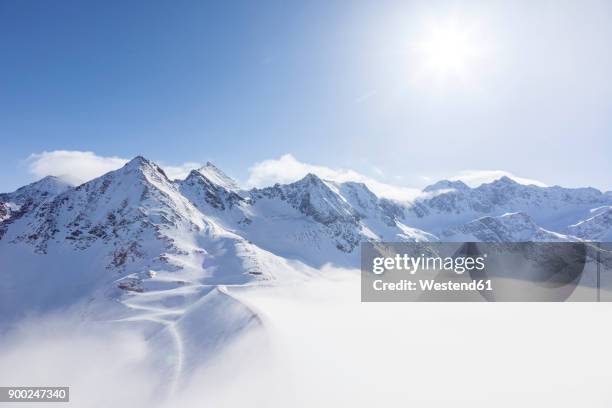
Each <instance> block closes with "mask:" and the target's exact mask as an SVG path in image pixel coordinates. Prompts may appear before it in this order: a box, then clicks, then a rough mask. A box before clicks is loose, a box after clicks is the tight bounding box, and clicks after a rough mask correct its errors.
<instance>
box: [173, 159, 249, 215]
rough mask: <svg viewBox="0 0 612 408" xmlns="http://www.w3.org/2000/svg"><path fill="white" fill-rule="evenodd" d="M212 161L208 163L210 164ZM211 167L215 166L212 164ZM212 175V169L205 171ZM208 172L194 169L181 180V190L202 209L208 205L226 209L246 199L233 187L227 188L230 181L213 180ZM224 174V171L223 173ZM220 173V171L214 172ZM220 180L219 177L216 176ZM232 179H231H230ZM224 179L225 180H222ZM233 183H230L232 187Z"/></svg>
mask: <svg viewBox="0 0 612 408" xmlns="http://www.w3.org/2000/svg"><path fill="white" fill-rule="evenodd" d="M209 164H210V163H207V165H209ZM210 166H211V167H214V166H213V165H212V164H210ZM214 168H215V169H216V167H214ZM209 170H210V168H209ZM205 173H206V174H208V175H210V174H211V173H210V171H208V172H205ZM206 174H204V173H202V171H201V169H200V170H192V171H191V172H190V173H189V175H188V176H187V178H186V179H185V180H183V181H180V182H179V184H178V185H179V190H180V192H181V194H183V195H184V196H185V197H186V198H187V199H188V200H189V201H190V202H191V203H192V204H193V205H194V206H196V207H197V208H199V209H200V210H204V209H205V208H206V206H207V205H208V206H210V207H212V208H215V209H217V210H225V209H227V208H232V207H233V206H234V205H236V204H237V203H239V202H242V201H244V199H243V198H242V197H241V196H240V195H238V194H237V193H236V192H235V191H234V190H233V189H232V188H227V187H226V186H227V185H228V183H226V182H223V183H222V184H219V183H217V182H215V181H213V180H211V179H210V178H209V177H208V176H207V175H206ZM221 174H223V173H221ZM214 175H218V173H213V176H214ZM215 180H216V181H219V179H218V178H215ZM229 180H230V181H232V180H231V179H229ZM221 181H223V180H221ZM231 186H232V185H231V184H230V187H231Z"/></svg>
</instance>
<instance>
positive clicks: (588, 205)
mask: <svg viewBox="0 0 612 408" xmlns="http://www.w3.org/2000/svg"><path fill="white" fill-rule="evenodd" d="M424 192H425V193H426V194H424V195H423V197H422V198H419V199H417V200H415V201H414V202H413V203H412V204H411V205H410V206H409V208H408V211H407V214H406V220H407V222H408V224H409V225H411V226H414V227H417V228H421V229H424V230H426V231H430V232H434V233H436V232H437V233H439V232H441V231H444V230H446V229H449V228H457V227H459V226H461V225H463V224H466V223H468V222H470V221H472V220H475V219H477V218H481V217H485V216H493V217H495V216H500V215H503V214H506V213H516V212H523V213H526V214H528V215H529V216H530V217H531V218H533V220H534V221H535V222H536V223H537V224H538V225H540V226H542V227H543V228H545V229H547V230H551V231H556V232H560V233H567V232H569V231H568V227H569V225H572V224H575V223H577V222H579V221H581V220H584V219H586V218H588V217H589V216H590V211H591V210H592V209H593V208H596V207H600V206H604V205H610V204H611V198H610V195H609V194H604V193H602V192H601V191H599V190H597V189H594V188H563V187H559V186H554V187H538V186H535V185H524V184H519V183H517V182H516V181H514V180H512V179H510V178H508V177H502V178H500V179H499V180H495V181H493V182H491V183H485V184H482V185H480V186H478V187H476V188H470V187H468V186H467V185H465V184H464V183H462V182H461V181H454V182H451V181H446V180H445V181H442V182H438V183H436V184H434V185H431V186H429V187H427V188H425V189H424Z"/></svg>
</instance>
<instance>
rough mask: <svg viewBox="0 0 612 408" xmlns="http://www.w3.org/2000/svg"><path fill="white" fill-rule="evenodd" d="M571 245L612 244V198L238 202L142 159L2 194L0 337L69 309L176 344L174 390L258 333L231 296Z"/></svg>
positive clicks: (219, 183) (535, 190)
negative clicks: (488, 249) (398, 246)
mask: <svg viewBox="0 0 612 408" xmlns="http://www.w3.org/2000/svg"><path fill="white" fill-rule="evenodd" d="M578 240H598V241H610V240H612V193H610V192H607V193H604V192H601V191H599V190H597V189H594V188H575V189H574V188H563V187H558V186H554V187H539V186H535V185H523V184H520V183H518V182H516V181H514V180H512V179H510V178H508V177H502V178H500V179H498V180H495V181H493V182H491V183H485V184H482V185H480V186H478V187H475V188H471V187H469V186H467V185H466V184H464V183H462V182H461V181H448V180H443V181H440V182H437V183H435V184H433V185H431V186H428V187H426V188H425V189H424V190H423V192H422V194H421V195H420V196H419V197H418V198H416V199H415V200H413V201H411V202H397V201H393V200H389V199H386V198H381V197H378V196H376V195H375V194H374V193H373V192H372V191H370V190H369V189H368V187H367V186H366V185H365V184H363V183H356V182H343V183H339V182H335V181H331V180H324V179H321V178H320V177H318V176H317V175H315V174H308V175H306V176H305V177H304V178H303V179H301V180H298V181H296V182H294V183H290V184H275V185H273V186H270V187H266V188H260V189H251V190H245V189H242V188H240V187H239V185H238V183H236V182H235V181H234V180H232V179H231V178H230V177H228V176H227V175H226V174H225V173H223V171H221V170H220V169H219V168H217V167H216V166H214V165H213V164H211V163H207V164H206V165H205V166H204V167H202V168H201V169H198V170H193V171H191V173H189V175H188V176H187V177H186V178H185V179H184V180H170V179H169V178H168V177H167V175H166V174H165V172H164V171H163V169H162V168H161V167H159V166H158V165H156V164H155V163H154V162H152V161H149V160H147V159H145V158H143V157H140V156H139V157H136V158H134V159H132V160H131V161H130V162H129V163H127V164H126V165H125V166H123V167H122V168H120V169H118V170H115V171H111V172H109V173H107V174H105V175H103V176H101V177H98V178H96V179H94V180H91V181H88V182H86V183H84V184H81V185H79V186H71V185H69V184H68V183H66V182H64V181H63V180H61V179H59V178H56V177H52V176H49V177H45V178H43V179H42V180H39V181H37V182H34V183H32V184H29V185H27V186H24V187H21V188H19V189H18V190H16V191H15V192H12V193H5V194H0V277H1V279H0V294H1V296H0V310H2V313H1V315H2V317H0V330H1V329H2V328H3V327H8V326H10V325H11V324H12V323H15V322H17V321H19V319H21V318H23V317H24V316H26V315H30V314H36V313H44V312H48V311H50V310H51V311H52V310H66V309H75V310H78V311H79V313H81V314H83V315H88V316H95V318H96V319H112V320H113V321H123V322H130V323H132V324H138V325H140V326H142V327H143V328H145V330H146V331H147V333H149V336H150V338H151V341H152V342H153V343H158V344H161V345H166V346H167V345H168V344H170V343H171V344H174V346H175V348H176V350H177V356H178V357H177V360H178V361H180V364H178V363H176V364H173V365H172V366H171V367H168V370H169V375H170V376H171V377H172V378H174V383H175V384H176V383H178V381H179V378H180V376H181V373H182V372H184V371H185V370H186V366H187V365H188V364H196V363H197V362H198V361H200V360H202V359H206V358H207V356H208V355H209V354H210V353H211V352H212V351H211V350H213V349H214V344H216V343H217V342H219V341H224V339H227V338H228V337H229V336H231V335H235V334H236V333H239V332H241V331H242V330H246V329H247V328H248V327H251V326H253V325H255V326H257V325H259V324H261V322H260V321H259V320H258V316H257V313H256V312H254V311H253V310H250V309H249V307H248V306H246V305H244V304H242V303H241V302H239V301H237V300H236V299H235V298H234V297H233V296H232V295H231V294H230V293H229V291H228V290H227V288H228V287H233V286H245V285H246V286H248V285H252V284H255V283H259V284H261V283H262V282H273V281H276V280H284V281H287V280H297V281H299V280H300V279H304V278H305V277H307V276H309V275H312V274H317V273H321V271H322V270H324V268H325V267H326V266H327V265H333V266H337V267H346V268H355V267H358V263H359V248H358V246H359V244H360V243H361V242H364V241H387V242H388V241H390V242H403V241H484V242H525V241H578ZM202 325H204V326H202ZM194 327H195V328H194ZM204 328H205V332H206V333H205V338H206V344H209V345H210V347H203V346H201V339H202V337H201V336H202V330H204ZM196 345H198V346H196ZM179 351H180V352H179ZM186 355H189V356H190V357H189V358H188V359H187V358H186V357H185V356H186Z"/></svg>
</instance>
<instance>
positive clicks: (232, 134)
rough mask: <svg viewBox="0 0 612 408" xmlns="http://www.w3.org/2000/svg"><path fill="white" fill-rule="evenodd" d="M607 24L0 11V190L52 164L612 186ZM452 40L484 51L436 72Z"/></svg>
mask: <svg viewBox="0 0 612 408" xmlns="http://www.w3.org/2000/svg"><path fill="white" fill-rule="evenodd" d="M610 21H612V3H610V2H606V1H591V2H589V1H586V2H583V1H575V2H570V1H559V2H548V1H535V2H531V1H530V2H526V1H525V2H518V1H513V2H509V1H508V2H493V1H487V2H476V1H471V2H465V3H462V2H444V1H438V2H436V1H434V2H431V1H427V2H425V1H423V2H394V1H366V0H364V1H360V2H340V1H338V2H330V1H309V2H282V1H278V2H266V1H258V2H253V1H245V2H239V1H232V2H205V1H142V2H139V1H103V2H102V1H100V2H93V1H88V2H83V1H62V0H58V1H53V2H50V1H49V2H43V1H28V0H19V1H17V0H4V1H0V140H1V143H2V144H1V148H0V191H6V190H12V189H14V188H15V187H17V186H19V185H21V184H24V183H26V182H28V181H31V180H33V179H34V178H36V177H37V176H39V175H40V174H39V173H36V172H35V171H33V170H32V160H33V159H32V158H31V159H30V160H28V157H30V156H31V155H32V154H40V153H42V152H45V151H47V152H52V151H56V150H64V151H76V152H82V151H89V152H94V153H95V155H97V156H100V157H119V158H130V157H133V156H135V155H138V154H141V155H144V156H145V157H148V158H151V159H153V160H156V161H161V162H163V163H165V164H167V165H176V166H178V165H181V164H183V163H185V162H196V163H202V162H205V161H207V160H210V161H213V162H215V163H216V164H218V165H219V167H221V168H223V169H224V170H226V171H227V172H228V173H230V174H231V175H233V176H235V177H237V178H238V179H240V180H241V181H243V182H245V181H248V180H250V179H251V180H252V176H253V174H252V170H251V173H249V168H252V167H253V166H254V165H255V164H256V163H261V162H263V161H265V160H272V161H274V160H276V163H277V164H278V163H281V164H282V160H280V158H281V157H282V156H283V155H285V154H291V155H292V157H294V158H295V159H296V160H297V161H299V162H300V163H303V164H305V165H311V164H312V165H319V166H325V167H326V168H330V169H343V171H347V172H348V171H349V170H350V171H354V172H356V173H358V174H361V175H363V176H364V177H371V178H375V179H377V180H379V181H382V182H385V183H389V184H394V185H399V186H408V187H422V186H423V185H425V184H428V183H429V182H430V181H432V180H436V179H438V178H446V177H453V176H455V177H457V175H461V174H466V171H483V172H490V171H493V170H495V171H498V170H503V171H508V172H510V173H512V174H515V175H518V176H522V177H526V178H530V179H536V180H541V181H543V182H544V183H547V184H562V185H567V186H583V185H593V186H595V187H598V188H601V189H612V181H611V179H610V176H609V174H610V173H611V170H612V165H611V164H610V152H611V151H612V138H611V137H610V132H611V131H612V119H611V118H612V115H611V114H610V113H611V112H612V56H611V53H612V51H610V50H612V24H610ZM449 26H453V27H455V26H458V27H459V28H458V31H459V32H460V33H468V34H469V36H470V39H469V42H470V44H471V45H474V47H476V48H478V49H479V52H478V55H476V56H471V55H470V56H467V57H465V56H457V55H455V54H454V53H453V51H452V50H451V51H448V50H446V51H444V53H445V54H443V57H449V55H450V58H451V63H450V65H451V68H450V72H445V73H444V75H441V74H440V72H438V71H436V70H435V69H432V68H431V67H429V68H428V66H427V61H426V60H427V58H428V56H427V55H425V56H424V55H422V54H420V53H419V52H416V51H415V49H417V48H418V47H417V45H418V44H421V43H428V41H429V39H431V34H428V33H431V31H432V28H431V27H434V28H435V27H442V29H444V28H445V27H449ZM466 35H467V34H466ZM428 36H429V37H428ZM429 42H431V41H429ZM451 48H452V44H451ZM449 53H450V54H449ZM464 57H465V58H464ZM457 58H464V59H465V61H463V60H461V61H459V62H461V70H460V71H461V72H459V69H458V68H457V65H458V61H457ZM447 62H448V61H447ZM36 157H40V156H36ZM268 163H269V162H268ZM279 166H280V165H279ZM279 166H277V168H280V170H279V171H280V172H282V166H280V167H279ZM270 179H271V180H272V179H274V175H271V176H270Z"/></svg>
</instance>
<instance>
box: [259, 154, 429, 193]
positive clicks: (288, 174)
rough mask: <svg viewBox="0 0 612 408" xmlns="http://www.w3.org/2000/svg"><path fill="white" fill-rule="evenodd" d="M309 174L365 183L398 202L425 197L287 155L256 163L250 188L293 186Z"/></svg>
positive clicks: (373, 190) (357, 174) (352, 171)
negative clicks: (274, 185)
mask: <svg viewBox="0 0 612 408" xmlns="http://www.w3.org/2000/svg"><path fill="white" fill-rule="evenodd" d="M308 173H313V174H316V175H317V176H319V177H321V178H323V179H326V180H333V181H338V182H345V181H356V182H360V183H364V184H365V185H367V186H368V188H369V189H370V190H372V192H374V193H375V194H377V195H379V196H381V197H386V198H390V199H394V200H411V199H414V198H415V197H416V196H418V195H419V194H421V191H420V190H418V189H414V188H409V187H402V186H396V185H391V184H387V183H383V182H381V181H378V180H376V179H373V178H371V177H367V176H364V175H363V174H360V173H357V172H356V171H354V170H344V169H332V168H330V167H326V166H318V165H314V164H308V163H303V162H300V161H298V160H297V159H296V158H295V157H293V156H292V155H290V154H285V155H283V156H281V157H280V158H279V159H270V160H264V161H262V162H259V163H255V165H253V166H252V167H251V168H250V169H249V178H248V180H247V185H248V186H249V187H265V186H269V185H272V184H274V183H291V182H294V181H296V180H299V179H301V178H302V177H304V176H305V175H306V174H308Z"/></svg>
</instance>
